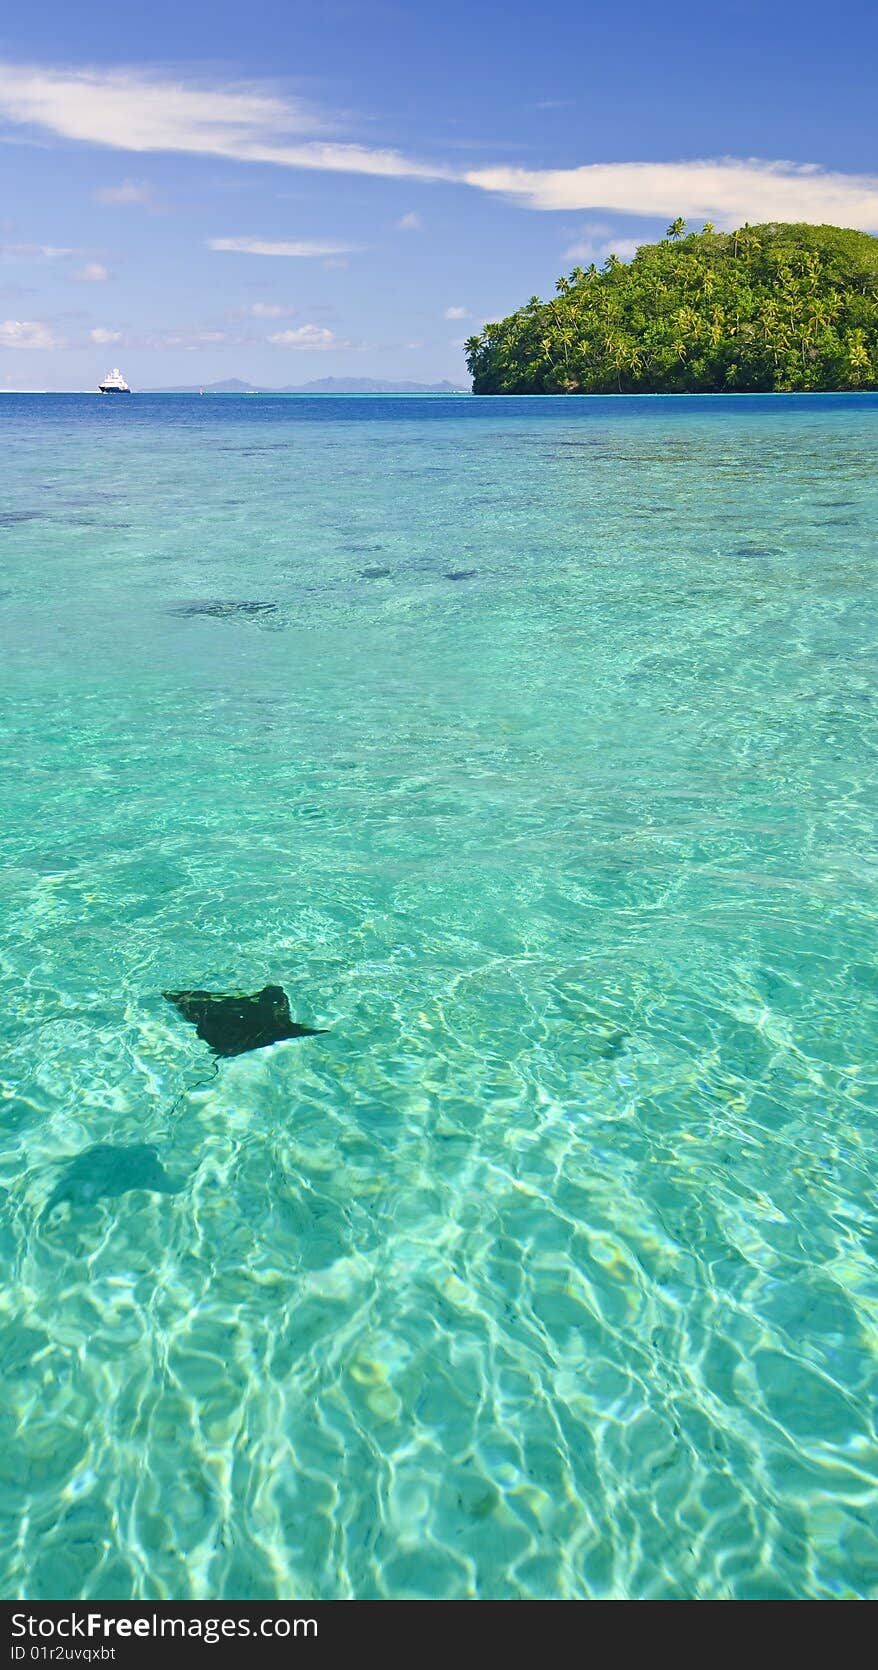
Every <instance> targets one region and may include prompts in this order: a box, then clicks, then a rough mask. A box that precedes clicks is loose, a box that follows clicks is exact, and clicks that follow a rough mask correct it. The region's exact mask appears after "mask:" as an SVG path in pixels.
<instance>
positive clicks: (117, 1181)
mask: <svg viewBox="0 0 878 1670" xmlns="http://www.w3.org/2000/svg"><path fill="white" fill-rule="evenodd" d="M130 1189H148V1190H149V1192H150V1193H151V1194H161V1195H173V1194H177V1193H179V1191H178V1190H177V1189H176V1188H175V1187H174V1185H173V1183H172V1182H171V1180H170V1178H169V1177H168V1175H167V1173H166V1172H165V1170H164V1168H163V1166H162V1164H161V1161H160V1160H159V1157H158V1150H157V1149H155V1148H151V1147H149V1146H148V1145H147V1144H146V1143H144V1142H132V1143H128V1144H120V1145H119V1146H118V1147H114V1145H113V1144H112V1143H109V1142H99V1143H98V1144H97V1146H96V1147H95V1148H86V1149H84V1150H83V1152H82V1153H81V1154H77V1156H76V1158H75V1159H74V1160H71V1162H70V1164H69V1166H68V1167H67V1170H66V1171H65V1173H64V1175H63V1177H62V1178H61V1179H60V1181H59V1182H58V1184H57V1186H56V1188H55V1191H54V1193H53V1195H52V1197H51V1199H50V1201H49V1203H48V1205H47V1207H46V1213H47V1214H48V1213H49V1212H51V1210H52V1208H53V1207H54V1206H58V1205H60V1203H61V1201H62V1200H69V1201H70V1203H71V1205H73V1206H92V1205H93V1204H94V1202H95V1201H96V1200H102V1199H104V1198H107V1197H109V1198H112V1197H114V1196H115V1195H124V1194H127V1193H128V1192H129V1190H130Z"/></svg>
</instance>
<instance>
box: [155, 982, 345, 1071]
mask: <svg viewBox="0 0 878 1670" xmlns="http://www.w3.org/2000/svg"><path fill="white" fill-rule="evenodd" d="M162 996H163V997H166V998H167V1000H168V1002H169V1003H173V1005H174V1007H175V1008H176V1009H179V1011H180V1014H181V1015H182V1016H183V1019H184V1020H186V1021H191V1022H192V1025H193V1026H194V1028H195V1031H196V1032H197V1034H198V1036H199V1038H201V1039H203V1041H204V1043H205V1044H209V1046H210V1048H211V1049H212V1050H213V1053H214V1055H225V1056H231V1055H246V1053H247V1051H248V1050H262V1049H265V1048H266V1046H267V1045H268V1044H281V1043H283V1041H284V1039H286V1038H315V1037H316V1036H317V1034H318V1033H319V1032H325V1031H326V1028H325V1027H320V1026H300V1024H299V1022H298V1021H294V1020H293V1018H292V1016H291V1015H290V1000H289V998H288V997H287V994H286V992H285V991H284V989H283V987H282V986H263V988H262V990H261V992H195V991H192V992H162Z"/></svg>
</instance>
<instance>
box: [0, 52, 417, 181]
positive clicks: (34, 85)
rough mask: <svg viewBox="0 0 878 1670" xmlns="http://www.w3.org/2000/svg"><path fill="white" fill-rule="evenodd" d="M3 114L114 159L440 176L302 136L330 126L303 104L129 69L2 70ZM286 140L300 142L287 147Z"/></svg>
mask: <svg viewBox="0 0 878 1670" xmlns="http://www.w3.org/2000/svg"><path fill="white" fill-rule="evenodd" d="M0 115H3V116H5V117H6V119H7V121H10V122H14V123H17V124H21V125H24V126H30V127H38V128H43V129H48V131H49V132H50V133H55V134H60V135H62V136H63V137H64V138H65V139H76V140H80V141H82V142H84V143H86V144H91V145H105V146H110V147H112V148H113V149H114V150H121V151H189V152H193V153H195V154H197V155H201V156H214V157H229V158H231V159H232V160H234V161H237V162H268V163H277V164H279V165H280V166H281V167H286V168H316V169H321V170H329V171H334V172H342V173H348V174H377V175H385V176H389V177H391V178H395V179H399V178H407V179H426V180H433V179H441V178H442V177H443V176H444V175H445V174H446V173H447V170H444V169H442V168H441V167H437V166H436V165H435V164H433V163H425V162H419V161H417V160H415V159H414V158H412V157H406V156H403V155H402V154H401V153H400V152H398V151H393V150H376V149H372V148H370V147H369V146H365V145H357V144H348V143H342V142H338V141H336V140H334V139H320V138H314V137H305V136H308V135H311V136H313V135H315V134H319V133H320V132H321V131H325V130H326V128H327V122H326V120H325V118H323V117H322V116H320V115H319V114H318V113H317V112H316V111H315V110H314V109H313V108H312V107H310V106H309V105H306V104H305V103H304V102H303V101H302V100H298V99H295V100H294V99H291V98H281V97H279V96H277V95H276V94H274V93H270V92H266V91H265V90H263V89H261V88H254V87H249V86H242V85H240V84H235V83H233V84H231V85H227V86H219V87H217V86H212V87H209V86H196V85H191V84H190V85H186V84H185V83H183V82H180V81H168V80H163V79H161V78H159V77H152V76H147V75H144V74H143V73H142V72H141V71H139V70H134V69H118V70H98V69H81V70H63V69H57V68H55V67H52V66H43V65H27V64H9V63H6V64H0ZM290 135H298V136H301V137H300V138H299V141H298V142H297V143H295V144H291V143H289V139H288V137H287V136H290Z"/></svg>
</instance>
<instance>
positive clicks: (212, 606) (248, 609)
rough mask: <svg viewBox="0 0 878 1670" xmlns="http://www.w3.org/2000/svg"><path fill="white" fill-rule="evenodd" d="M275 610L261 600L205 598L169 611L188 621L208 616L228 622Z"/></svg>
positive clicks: (271, 605)
mask: <svg viewBox="0 0 878 1670" xmlns="http://www.w3.org/2000/svg"><path fill="white" fill-rule="evenodd" d="M276 609H277V604H276V603H265V602H262V601H261V600H259V599H258V598H257V599H254V600H252V601H247V600H245V601H244V602H242V603H235V602H230V601H229V600H228V599H223V598H220V597H214V598H207V599H206V600H205V601H204V602H201V603H198V602H196V603H180V604H179V605H178V606H177V608H175V609H171V611H170V613H171V614H172V615H182V616H183V617H184V619H186V620H189V619H191V618H192V616H194V615H209V616H210V617H211V618H212V619H214V620H228V618H229V617H230V616H234V615H245V616H246V615H273V614H274V612H275V610H276Z"/></svg>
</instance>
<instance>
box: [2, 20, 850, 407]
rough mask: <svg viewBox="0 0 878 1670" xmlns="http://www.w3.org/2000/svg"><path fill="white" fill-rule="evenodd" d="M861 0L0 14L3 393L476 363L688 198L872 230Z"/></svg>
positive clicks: (453, 373)
mask: <svg viewBox="0 0 878 1670" xmlns="http://www.w3.org/2000/svg"><path fill="white" fill-rule="evenodd" d="M876 47H878V10H876V7H875V5H874V0H869V3H868V4H867V3H866V0H840V3H838V4H836V5H835V6H833V7H831V8H828V7H826V6H825V5H823V6H821V7H820V8H819V9H818V8H817V7H816V6H812V5H811V4H810V0H799V3H795V4H792V3H789V0H774V3H772V0H759V3H755V0H730V3H728V0H714V3H713V4H711V5H706V4H705V3H704V0H700V3H698V4H692V3H689V0H664V3H661V4H659V3H652V4H646V3H643V0H629V3H627V4H626V3H624V0H623V3H617V4H608V3H606V0H604V3H602V4H600V5H594V4H591V3H590V0H555V3H554V4H553V5H551V6H543V7H538V6H534V5H533V4H525V3H523V0H505V3H502V4H501V3H500V0H468V3H463V0H444V3H443V4H442V5H435V4H430V3H428V0H409V3H405V4H403V3H397V4H393V3H382V0H249V3H248V4H246V5H245V4H242V3H241V0H210V3H208V0H177V3H175V4H172V3H170V0H152V3H151V5H150V6H149V8H146V7H144V8H142V9H139V10H138V11H134V10H133V9H132V8H123V7H121V6H120V5H119V3H118V0H113V3H112V4H110V3H107V0H79V3H78V4H76V5H71V4H70V0H64V3H63V4H62V3H61V0H48V3H46V0H33V3H31V4H29V5H28V6H24V5H22V4H20V3H11V4H10V5H9V6H8V7H7V8H6V9H5V13H4V17H3V21H2V24H0V141H2V144H0V167H2V173H3V192H2V198H0V387H7V388H10V387H13V388H26V387H40V388H43V387H49V388H82V387H90V386H94V383H95V381H96V379H97V377H98V376H99V375H100V374H102V373H103V371H104V370H105V369H106V368H107V366H108V365H109V364H111V363H113V364H115V363H117V362H118V363H119V364H121V365H122V367H123V370H124V371H125V373H126V375H127V376H128V377H129V380H130V381H131V382H132V383H134V384H135V385H136V386H139V387H148V386H150V385H157V384H162V383H170V382H197V381H205V382H207V381H213V380H215V379H217V378H221V377H228V376H238V377H245V378H249V379H251V380H253V381H257V382H263V383H276V384H282V383H293V382H301V381H307V380H309V379H311V378H314V377H321V376H327V375H345V374H348V375H353V376H383V377H394V378H401V379H402V378H405V379H412V380H419V381H432V380H434V379H437V378H441V377H448V378H450V379H452V380H454V381H457V382H465V380H466V377H465V367H464V363H463V356H462V351H461V344H462V340H463V339H464V338H465V337H466V336H467V335H468V334H469V333H470V332H471V331H472V330H474V329H477V328H478V327H480V326H481V324H482V323H483V322H484V321H485V320H486V319H489V318H496V317H500V316H502V315H503V314H504V313H506V312H508V311H509V310H510V309H512V308H513V307H515V306H517V305H518V304H519V303H520V302H521V301H523V300H525V299H526V298H527V297H528V296H529V295H531V294H533V293H543V294H545V293H547V292H548V291H549V290H550V289H551V287H552V285H553V284H554V280H555V278H556V277H557V276H558V274H559V273H560V272H562V271H564V270H566V269H568V268H569V267H570V266H571V265H572V264H573V262H574V261H575V260H588V259H590V258H594V259H597V260H598V261H600V260H601V259H603V258H604V257H605V256H606V254H607V253H608V251H609V250H610V249H616V250H617V251H618V252H619V253H621V254H622V255H623V256H624V255H625V254H626V253H628V252H630V250H631V249H632V248H633V247H634V245H635V244H636V242H638V241H644V240H646V239H650V238H652V237H654V236H655V235H657V234H661V232H662V231H663V230H664V227H665V226H666V224H667V222H668V221H669V220H670V219H671V218H673V216H674V215H675V214H677V213H682V214H684V215H686V216H687V217H689V218H690V220H691V221H692V223H693V224H700V223H701V221H702V220H703V219H704V218H705V217H709V218H710V219H712V220H713V221H715V222H716V224H717V225H736V224H740V222H741V221H742V220H745V219H750V220H751V221H759V220H768V219H787V220H792V219H800V220H811V221H821V220H831V221H835V222H837V223H839V224H843V225H851V226H861V227H863V228H865V229H866V230H870V231H876V232H878V172H876V169H878V163H876V157H875V147H874V67H875V62H876Z"/></svg>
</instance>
